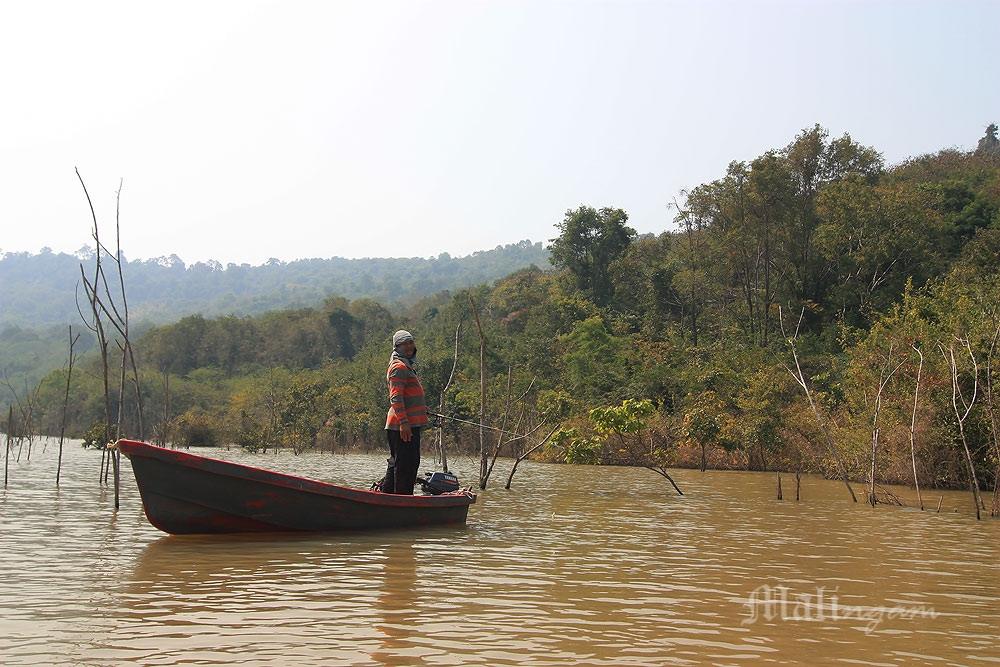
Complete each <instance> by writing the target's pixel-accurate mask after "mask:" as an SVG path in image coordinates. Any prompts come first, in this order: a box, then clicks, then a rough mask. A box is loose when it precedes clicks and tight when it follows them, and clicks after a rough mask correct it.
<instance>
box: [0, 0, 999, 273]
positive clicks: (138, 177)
mask: <svg viewBox="0 0 1000 667" xmlns="http://www.w3.org/2000/svg"><path fill="white" fill-rule="evenodd" d="M998 28H1000V2H992V1H986V2H959V1H954V0H949V1H944V0H941V1H940V2H933V3H928V2H907V1H897V2H876V1H875V0H865V1H862V0H856V1H847V0H844V1H840V2H821V1H814V0H808V1H807V0H802V1H801V2H775V1H771V2H751V1H734V2H705V1H700V2H583V1H580V2H545V1H543V0H533V1H530V2H515V1H500V0H498V1H496V2H476V1H472V0H460V1H456V2H415V1H407V2H374V1H367V2H356V3H355V2H315V3H307V2H280V3H277V2H276V3H262V2H255V3H251V2H232V3H222V2H190V3H188V2H170V3H155V4H154V3H146V2H125V3H120V4H117V3H100V2H69V3H53V2H5V3H3V4H2V5H0V229H2V233H0V249H2V250H4V251H19V250H31V251H37V250H38V249H39V248H41V247H42V246H49V247H51V248H53V249H55V250H67V251H71V250H75V249H76V248H78V247H80V246H81V245H83V244H84V243H85V242H87V240H88V225H89V212H88V211H87V208H86V202H85V200H84V199H83V195H82V191H81V190H80V188H79V185H78V183H77V182H76V177H75V175H74V173H73V167H74V166H78V167H79V168H80V171H81V172H82V173H83V175H84V177H85V178H86V180H87V184H88V186H89V187H90V190H91V194H92V196H93V197H94V198H95V204H96V205H97V208H98V214H99V216H100V217H101V219H102V220H103V221H106V222H108V223H109V224H110V223H113V212H114V191H115V189H116V188H117V184H118V178H119V177H124V179H125V187H124V190H123V194H122V224H123V249H124V250H125V252H126V254H128V255H129V256H131V257H154V256H160V255H168V254H171V253H176V254H178V255H180V256H181V257H182V258H183V259H185V260H186V261H195V260H204V259H209V258H214V259H218V260H220V261H222V262H223V263H225V262H229V261H236V262H243V261H248V262H253V263H259V262H261V261H263V260H266V259H267V258H269V257H278V258H280V259H285V260H290V259H295V258H299V257H330V256H334V255H340V256H346V257H363V256H414V255H421V256H428V255H436V254H437V253H439V252H442V251H447V252H450V253H452V254H453V255H459V254H467V253H469V252H472V251H474V250H479V249H485V248H491V247H493V246H495V245H497V244H501V243H510V242H514V241H518V240H520V239H523V238H531V239H532V240H535V241H539V240H542V241H544V240H547V239H548V238H550V237H551V236H552V235H553V225H554V224H555V223H556V222H558V221H559V220H560V219H561V218H562V214H563V212H564V211H565V210H566V209H567V208H570V207H576V206H578V205H580V204H582V203H586V204H590V205H594V206H604V205H614V206H620V207H622V208H625V209H626V210H627V211H628V212H629V213H630V215H631V222H632V224H633V225H634V226H635V227H636V228H637V229H638V230H639V231H640V232H647V231H652V232H658V231H661V230H663V229H665V228H667V227H668V226H669V225H670V216H669V213H668V212H667V210H666V204H667V203H668V202H669V201H670V200H671V199H672V198H673V197H674V196H676V195H677V193H678V191H679V190H680V189H681V188H689V187H692V186H694V185H697V184H698V183H701V182H704V181H706V180H710V179H713V178H716V177H718V176H719V175H721V174H722V172H723V171H724V169H725V167H726V164H727V163H728V162H729V161H730V160H733V159H748V158H752V157H754V156H756V155H758V154H759V153H761V152H763V151H764V150H767V149H769V148H775V147H780V146H783V145H784V144H786V143H787V142H788V141H790V140H791V139H792V137H793V136H794V135H795V133H796V132H798V131H799V130H800V129H802V128H803V127H806V126H809V125H811V124H812V123H814V122H819V123H821V124H823V125H825V126H827V127H828V128H830V130H831V132H832V133H834V134H840V133H842V132H844V131H845V130H846V131H849V132H851V134H852V135H853V136H854V137H855V138H856V139H857V140H859V141H862V142H864V143H866V144H870V145H873V146H875V147H876V148H878V149H880V150H882V151H883V152H884V153H885V156H886V158H887V159H888V160H889V161H898V160H900V159H902V158H904V157H906V156H909V155H912V154H917V153H921V152H927V151H933V150H937V149H939V148H942V147H946V146H959V147H963V148H968V147H971V146H974V145H975V142H976V140H977V139H978V138H979V137H980V136H981V135H982V131H983V128H984V127H985V126H986V124H987V123H989V122H991V121H1000V85H998V82H1000V75H998V71H997V63H998V62H1000V46H998V44H1000V38H998V35H1000V30H998ZM109 229H110V227H109Z"/></svg>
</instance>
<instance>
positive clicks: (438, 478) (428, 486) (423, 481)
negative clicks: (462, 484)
mask: <svg viewBox="0 0 1000 667" xmlns="http://www.w3.org/2000/svg"><path fill="white" fill-rule="evenodd" d="M417 484H419V485H420V488H421V489H423V490H424V493H429V494H431V495H432V496H440V495H441V494H442V493H451V492H453V491H458V488H459V487H458V477H456V476H455V475H453V474H451V473H450V472H425V473H424V476H423V477H417Z"/></svg>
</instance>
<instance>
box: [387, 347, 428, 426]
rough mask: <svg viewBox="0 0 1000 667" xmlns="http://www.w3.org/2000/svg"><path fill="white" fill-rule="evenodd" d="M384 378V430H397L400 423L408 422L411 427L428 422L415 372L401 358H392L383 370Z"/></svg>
mask: <svg viewBox="0 0 1000 667" xmlns="http://www.w3.org/2000/svg"><path fill="white" fill-rule="evenodd" d="M385 380H386V383H387V384H388V385H389V414H387V415H386V418H385V428H386V430H389V431H398V430H399V427H400V425H401V424H409V425H410V427H411V428H412V427H414V426H425V425H426V424H427V423H428V419H427V403H426V401H425V400H424V387H423V385H422V384H420V378H418V377H417V374H416V372H414V370H413V369H412V368H410V367H409V366H407V365H406V363H405V362H403V361H402V360H401V359H393V360H392V362H391V363H390V364H389V369H388V370H387V371H386V372H385Z"/></svg>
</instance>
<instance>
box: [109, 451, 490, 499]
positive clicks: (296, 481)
mask: <svg viewBox="0 0 1000 667" xmlns="http://www.w3.org/2000/svg"><path fill="white" fill-rule="evenodd" d="M115 446H117V447H118V448H119V449H120V450H121V452H122V453H123V454H125V456H128V457H129V458H132V457H133V456H139V457H142V458H148V459H156V460H159V461H162V462H164V463H168V464H173V465H177V466H180V467H182V468H188V469H192V470H202V471H205V472H207V473H210V474H216V475H223V476H226V477H233V478H236V479H242V480H246V481H249V482H255V483H258V484H264V485H269V486H277V487H281V488H285V489H291V490H294V491H302V492H305V493H314V494H318V495H323V496H330V497H334V498H341V499H344V500H349V501H353V502H357V503H362V504H365V505H372V506H382V507H419V508H426V509H433V508H438V507H456V506H462V505H471V504H473V503H475V502H476V494H474V493H472V492H471V491H454V492H451V493H444V494H441V495H437V496H409V495H397V494H391V493H381V492H378V491H370V490H367V489H357V488H353V487H348V486H340V485H337V484H331V483H330V482H323V481H320V480H317V479H311V478H309V477H301V476H298V475H290V474H288V473H283V472H278V471H276V470H268V469H266V468H259V467H256V466H251V465H247V464H245V463H235V462H233V461H226V460H224V459H218V458H213V457H211V456H202V455H201V454H192V453H191V452H182V451H178V450H176V449H167V448H166V447H159V446H157V445H152V444H150V443H148V442H141V441H139V440H127V439H122V440H119V441H118V442H117V443H115ZM136 481H137V482H138V481H139V480H138V478H137V479H136Z"/></svg>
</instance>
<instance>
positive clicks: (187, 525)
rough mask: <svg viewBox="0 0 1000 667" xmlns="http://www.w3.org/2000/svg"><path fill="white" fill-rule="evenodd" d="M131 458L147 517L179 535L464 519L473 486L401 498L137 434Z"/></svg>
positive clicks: (124, 445) (130, 444) (125, 445)
mask: <svg viewBox="0 0 1000 667" xmlns="http://www.w3.org/2000/svg"><path fill="white" fill-rule="evenodd" d="M115 446H116V447H117V448H118V449H119V450H120V451H121V453H122V454H124V455H125V456H127V457H128V458H129V460H130V461H131V463H132V470H133V471H134V473H135V481H136V484H137V485H138V487H139V495H140V496H142V506H143V510H144V511H145V513H146V518H147V519H149V522H150V523H151V524H153V525H154V526H156V527H157V528H159V529H160V530H162V531H164V532H166V533H171V534H174V535H182V534H205V533H251V532H305V531H311V532H328V531H342V530H371V529H389V528H412V527H422V526H437V525H444V524H464V523H465V521H466V517H467V516H468V513H469V505H471V504H473V503H474V502H476V495H475V494H474V493H472V492H471V491H463V490H459V491H454V492H451V493H444V494H441V495H425V496H420V495H414V496H404V495H396V494H390V493H381V492H379V491H369V490H365V489H355V488H350V487H345V486H337V485H336V484H329V483H327V482H321V481H318V480H314V479H307V478H305V477H296V476H295V475H288V474H284V473H280V472H275V471H273V470H265V469H263V468H255V467H253V466H248V465H243V464H239V463H232V462H230V461H222V460H220V459H213V458H209V457H207V456H199V455H197V454H192V453H190V452H185V451H179V450H174V449H167V448H164V447H157V446H155V445H151V444H149V443H146V442H139V441H137V440H119V441H118V442H117V443H115Z"/></svg>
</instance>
